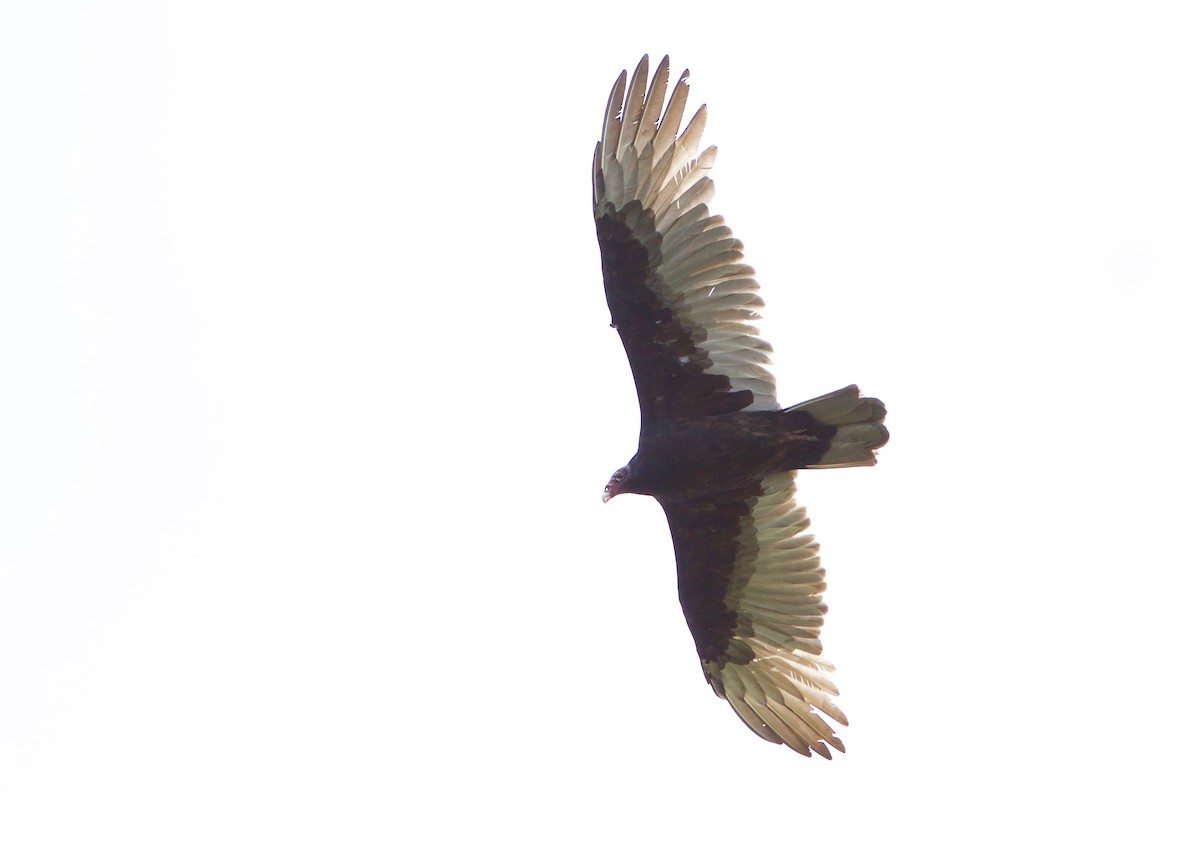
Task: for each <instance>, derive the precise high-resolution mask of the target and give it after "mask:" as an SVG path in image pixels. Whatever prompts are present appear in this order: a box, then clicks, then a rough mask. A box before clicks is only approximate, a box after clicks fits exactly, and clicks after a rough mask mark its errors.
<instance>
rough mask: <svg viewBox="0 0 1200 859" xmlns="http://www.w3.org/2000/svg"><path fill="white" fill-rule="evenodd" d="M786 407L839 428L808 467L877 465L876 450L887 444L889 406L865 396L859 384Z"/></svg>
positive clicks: (790, 410) (788, 410)
mask: <svg viewBox="0 0 1200 859" xmlns="http://www.w3.org/2000/svg"><path fill="white" fill-rule="evenodd" d="M784 411H786V412H808V413H809V414H810V415H812V416H813V417H814V418H816V419H817V420H818V421H820V422H821V423H823V424H827V425H829V426H833V427H836V428H837V431H836V432H835V433H834V435H833V439H832V440H831V441H830V443H829V451H828V452H827V453H825V454H824V455H823V456H822V457H821V459H820V460H819V461H818V462H816V463H814V464H813V465H809V466H807V467H808V468H848V467H850V466H852V465H874V464H875V451H876V450H878V449H879V448H881V447H883V446H884V445H885V444H887V440H888V431H887V427H885V426H884V425H883V418H884V416H885V415H886V414H887V409H885V408H884V407H883V403H881V402H880V401H879V400H877V399H875V398H874V397H864V396H861V395H860V394H859V392H858V386H857V385H850V386H849V387H847V388H842V389H841V390H840V391H834V392H833V393H832V394H825V395H824V396H822V397H815V398H814V399H811V400H806V401H805V402H803V403H797V404H796V405H794V406H792V407H791V408H788V409H784Z"/></svg>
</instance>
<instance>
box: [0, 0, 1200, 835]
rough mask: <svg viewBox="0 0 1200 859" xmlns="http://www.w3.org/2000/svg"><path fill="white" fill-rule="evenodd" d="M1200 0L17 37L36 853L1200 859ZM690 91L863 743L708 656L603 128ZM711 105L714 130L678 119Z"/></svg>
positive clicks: (10, 78)
mask: <svg viewBox="0 0 1200 859" xmlns="http://www.w3.org/2000/svg"><path fill="white" fill-rule="evenodd" d="M1198 40H1200V23H1198V20H1197V15H1196V13H1195V12H1194V10H1192V9H1191V8H1190V6H1189V4H1184V3H1153V2H1150V3H1064V2H1038V3H1025V2H1013V3H992V4H964V3H953V2H942V3H931V2H917V3H903V4H901V3H871V2H868V3H853V4H851V3H837V4H831V3H815V2H814V3H809V2H799V3H792V4H758V3H742V4H729V3H717V4H706V3H691V4H678V3H656V2H648V3H644V4H634V5H629V4H626V5H621V4H615V5H614V4H610V5H609V6H608V7H601V6H597V5H596V4H585V5H579V4H577V5H571V4H538V3H524V2H516V3H508V4H486V5H485V4H471V3H468V4H450V3H447V4H440V5H439V4H418V5H416V6H412V5H411V4H409V5H406V4H398V3H384V2H374V3H371V2H344V3H282V2H255V0H242V2H237V3H231V2H230V3H227V2H211V0H209V2H168V3H157V2H128V1H127V0H118V2H113V3H104V4H95V3H83V2H61V3H44V4H43V3H39V4H34V3H27V4H11V5H10V6H6V7H5V9H4V11H3V12H0V129H2V132H0V153H2V157H0V853H2V854H3V855H5V856H13V857H60V856H62V857H68V856H69V857H77V856H100V855H119V856H122V857H163V856H169V857H192V856H195V857H210V856H248V857H249V856H254V857H258V856H284V855H287V856H355V857H360V856H361V857H374V856H380V857H383V856H467V855H481V856H482V855H496V854H497V853H498V852H501V851H503V852H505V853H513V854H514V855H522V856H537V857H540V856H546V857H563V856H643V855H644V856H675V855H689V856H726V857H727V856H737V855H757V854H763V855H780V856H783V855H812V856H817V855H822V856H884V855H889V856H890V855H901V856H903V855H920V856H926V857H963V856H1014V855H1020V856H1084V855H1086V856H1132V855H1136V856H1184V855H1192V854H1193V853H1194V851H1195V850H1196V849H1197V839H1196V835H1195V831H1196V828H1195V820H1194V818H1195V814H1196V805H1197V788H1196V779H1195V772H1196V771H1197V767H1200V740H1198V739H1197V736H1198V733H1197V731H1196V728H1195V722H1196V718H1197V713H1198V711H1200V700H1198V697H1200V696H1197V693H1196V686H1195V673H1196V672H1195V661H1196V658H1197V656H1198V655H1200V646H1198V645H1197V637H1196V633H1195V628H1196V619H1195V615H1196V611H1195V608H1196V605H1197V602H1198V600H1200V585H1198V584H1197V582H1198V581H1200V562H1198V561H1197V554H1196V551H1195V538H1194V530H1195V527H1196V525H1195V523H1196V520H1197V513H1198V512H1200V511H1198V509H1197V508H1198V505H1197V502H1196V500H1195V499H1196V495H1195V493H1196V488H1197V482H1198V478H1200V473H1198V469H1197V466H1196V462H1195V454H1194V452H1193V449H1194V447H1195V443H1194V441H1193V438H1192V437H1193V434H1194V432H1195V428H1196V426H1197V424H1198V420H1197V419H1198V418H1200V409H1198V408H1197V404H1196V403H1197V394H1196V390H1195V389H1196V382H1195V380H1196V375H1197V371H1198V370H1200V355H1198V353H1200V350H1198V349H1197V346H1196V338H1197V334H1196V330H1195V329H1196V322H1195V320H1196V319H1197V316H1198V314H1197V306H1196V296H1197V294H1198V292H1200V52H1197V50H1196V45H1197V43H1198ZM646 52H649V54H650V56H651V59H652V62H657V60H658V59H659V58H660V57H661V56H662V55H663V54H664V53H669V54H670V55H671V57H672V72H673V74H672V80H674V78H675V77H676V75H677V74H678V73H679V72H681V71H682V70H683V69H684V68H690V69H691V81H692V94H691V99H692V101H691V106H692V107H693V108H694V107H698V106H699V105H700V104H701V103H707V104H708V106H709V111H710V116H709V123H708V130H707V132H706V135H705V139H706V141H708V142H711V143H715V144H717V145H718V146H719V147H720V152H721V154H720V158H719V159H718V162H717V166H716V169H715V172H714V174H713V177H714V179H715V181H716V184H717V196H716V200H715V202H714V205H713V208H714V210H715V211H717V212H720V213H721V214H723V215H725V217H726V219H727V221H728V223H729V224H730V226H731V227H732V228H733V230H734V231H735V233H736V234H737V235H738V236H739V237H740V238H741V239H742V240H743V241H744V242H745V244H746V254H747V261H748V262H750V263H751V264H752V265H754V267H755V268H756V269H757V271H758V274H759V279H760V281H761V283H762V285H763V292H762V294H763V297H764V298H765V300H766V302H767V306H766V309H765V311H764V319H763V322H762V329H763V333H764V335H765V336H766V337H767V338H768V339H769V340H770V341H771V342H772V343H773V345H774V347H775V372H776V375H777V377H778V381H779V389H780V397H779V398H780V400H781V401H784V400H786V401H788V402H796V401H799V400H802V399H806V398H808V397H811V396H814V395H817V394H820V393H824V392H826V391H829V390H833V389H835V388H838V387H841V386H843V385H845V384H849V383H851V382H854V383H857V384H858V385H860V386H861V387H862V388H863V390H864V392H866V393H867V394H869V395H873V396H878V397H880V398H882V399H883V400H884V401H885V402H886V403H887V405H888V409H889V417H888V424H889V426H890V428H891V431H892V441H891V443H890V444H889V445H888V447H886V448H885V449H884V450H883V451H882V453H881V456H880V465H879V466H878V467H877V468H874V469H855V470H841V471H831V472H829V471H827V472H820V473H802V474H801V475H800V480H799V487H800V488H799V498H800V499H801V501H802V502H803V503H805V504H807V505H808V508H809V512H810V514H811V516H812V520H813V527H814V531H815V533H816V534H817V536H818V537H819V539H820V541H821V545H822V547H823V551H822V556H823V559H824V562H825V566H826V568H827V570H828V582H829V590H828V593H827V602H828V603H829V606H830V612H829V615H828V620H827V626H826V633H825V635H824V638H825V642H826V654H827V656H828V657H829V658H830V659H831V660H832V661H833V662H834V663H835V664H836V665H837V667H838V673H837V675H836V677H837V681H838V683H839V686H840V687H841V691H842V695H841V697H840V698H839V699H838V700H839V704H840V705H841V706H842V708H843V709H844V710H845V711H846V713H847V714H848V716H849V718H850V726H849V727H848V728H846V729H844V730H842V731H841V732H840V735H841V736H842V737H843V738H844V740H845V742H846V745H847V748H848V752H847V754H845V755H838V756H836V757H835V758H834V760H833V761H824V760H820V759H813V760H808V759H804V758H801V757H799V756H797V755H795V754H794V753H792V752H790V751H788V750H786V749H785V748H782V747H777V746H772V745H770V744H768V743H765V742H763V741H761V740H759V739H758V738H756V737H755V736H753V735H752V734H751V733H750V732H749V731H748V730H746V728H745V727H743V726H742V725H741V724H740V723H739V721H738V720H737V718H736V716H735V715H734V713H733V712H732V711H731V710H730V709H729V707H728V706H727V705H726V704H725V703H724V702H721V701H719V700H718V699H717V698H716V697H715V696H714V695H713V694H712V692H711V690H710V689H709V688H708V686H707V685H706V684H705V682H704V680H703V677H702V675H701V671H700V667H699V664H698V661H697V659H696V655H695V650H694V647H693V645H692V642H691V639H690V636H689V635H688V632H687V629H686V626H685V625H684V621H683V618H682V615H681V613H680V611H679V608H678V602H677V599H676V595H675V581H674V566H673V556H672V550H671V543H670V538H669V535H668V533H667V529H666V524H665V521H664V520H663V517H662V513H661V511H660V510H659V508H658V506H657V505H656V504H655V503H654V502H653V501H652V500H649V499H645V498H635V497H622V498H620V499H618V500H616V501H615V502H614V503H612V504H608V505H601V503H600V491H601V489H602V487H603V485H604V482H605V480H606V479H607V477H608V475H609V474H610V473H611V472H612V471H613V469H615V468H616V467H617V466H619V465H622V464H623V463H624V462H625V461H626V460H627V459H628V457H629V456H630V455H631V454H632V453H633V451H634V447H635V444H636V435H637V420H638V416H637V407H636V406H637V404H636V399H635V396H634V392H633V386H632V383H631V380H630V377H629V370H628V365H627V364H626V361H625V356H624V353H623V351H622V350H621V346H620V343H619V340H618V338H617V337H616V335H615V334H614V333H613V332H612V331H611V329H610V328H609V327H608V324H607V323H608V314H607V309H606V308H605V305H604V297H603V288H602V285H601V280H600V266H599V255H598V251H597V248H596V244H595V234H594V228H593V224H592V218H591V207H590V199H591V197H590V195H591V188H590V182H591V177H590V170H591V160H592V149H593V146H594V144H595V140H596V137H597V135H598V133H599V131H600V127H601V120H602V117H603V112H604V107H605V101H606V98H607V96H608V92H609V89H610V87H611V85H612V82H613V80H614V79H615V78H616V76H617V74H618V73H619V72H620V71H621V70H622V69H623V68H631V67H632V66H633V65H634V64H635V63H636V62H637V61H638V60H639V59H640V57H641V56H642V54H643V53H646ZM690 112H691V111H690V110H689V114H690Z"/></svg>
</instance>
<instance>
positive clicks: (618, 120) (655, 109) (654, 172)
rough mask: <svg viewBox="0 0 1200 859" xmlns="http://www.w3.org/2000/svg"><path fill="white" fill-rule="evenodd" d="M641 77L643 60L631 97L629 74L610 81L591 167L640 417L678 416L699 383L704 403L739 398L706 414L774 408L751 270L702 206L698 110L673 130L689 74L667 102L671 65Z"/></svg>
mask: <svg viewBox="0 0 1200 859" xmlns="http://www.w3.org/2000/svg"><path fill="white" fill-rule="evenodd" d="M648 72H649V57H648V56H646V57H643V58H642V61H641V62H640V63H639V64H638V66H637V68H636V69H635V70H634V72H633V75H632V77H631V78H629V86H628V91H626V86H625V85H626V79H627V76H626V73H625V72H622V73H621V75H620V77H619V78H618V79H617V82H616V84H615V85H614V86H613V90H612V94H611V95H610V97H609V102H608V107H607V110H606V112H605V122H604V128H603V130H602V133H601V139H600V141H599V143H597V145H596V153H595V159H594V162H593V203H594V207H595V217H596V225H597V237H598V238H599V241H600V248H601V258H602V261H603V264H604V285H605V293H606V295H607V297H608V304H609V309H610V310H611V311H612V316H613V324H614V326H616V328H617V330H618V332H620V334H621V338H622V342H623V343H624V345H625V349H626V352H627V353H628V355H629V361H630V365H631V367H632V369H633V372H634V379H635V383H636V384H637V385H638V395H639V398H640V399H641V401H642V409H643V413H646V412H649V413H651V414H653V413H655V412H656V411H667V412H669V411H678V407H679V405H680V403H679V401H680V398H681V397H682V398H683V400H685V401H686V400H687V399H688V396H687V394H689V393H690V394H692V395H694V394H695V390H692V389H690V388H688V387H687V386H688V384H692V385H693V386H695V384H696V382H697V381H698V380H696V376H697V375H700V374H702V375H704V376H707V377H710V378H709V381H708V383H707V384H701V385H699V386H698V388H700V389H703V390H705V391H706V392H707V393H708V394H711V393H718V392H720V391H726V392H730V393H733V394H735V395H736V396H735V397H733V398H732V399H727V400H726V401H725V402H721V403H718V404H714V403H713V402H711V401H706V402H705V403H704V405H703V406H702V407H701V408H702V410H704V411H706V412H707V413H710V414H711V413H713V411H712V409H714V408H715V409H716V410H717V411H735V410H737V409H741V408H745V409H750V410H760V409H776V408H778V407H779V404H778V402H777V401H776V399H775V380H774V377H773V376H772V375H771V373H770V372H769V371H768V370H767V369H766V365H767V364H768V363H769V360H770V359H769V357H768V356H769V353H770V351H771V347H770V345H769V344H768V343H767V342H766V341H765V340H763V339H762V338H761V337H759V336H758V334H759V332H758V329H757V328H756V327H755V325H754V324H753V323H754V320H756V319H757V318H758V308H760V307H761V306H762V299H761V298H759V296H758V294H757V292H758V282H757V281H756V280H755V279H754V269H752V268H751V267H750V266H749V265H746V264H745V263H744V262H743V261H742V258H743V254H742V249H743V246H742V243H741V242H740V241H739V240H738V239H736V238H734V237H733V233H732V232H731V231H730V229H729V228H728V227H727V226H725V223H724V220H723V219H722V218H721V217H719V216H716V215H712V214H710V212H709V209H708V201H709V200H710V199H711V197H712V194H713V183H712V180H711V179H710V178H709V177H708V175H707V174H708V172H709V171H710V170H711V169H712V166H713V164H714V163H715V160H716V155H717V150H716V147H714V146H710V147H708V148H706V149H704V150H703V151H700V137H701V134H702V132H703V130H704V123H705V117H706V109H705V107H704V106H701V107H700V108H699V109H698V110H697V111H696V114H695V115H694V116H693V118H692V120H691V121H690V122H689V123H688V125H687V127H686V128H685V129H684V130H683V131H682V132H680V131H679V126H680V123H681V120H682V118H683V114H684V108H685V105H686V102H687V91H688V73H687V72H686V71H685V72H684V73H683V75H682V76H681V77H680V80H679V81H678V82H677V83H676V85H675V88H674V90H673V91H672V93H671V96H670V98H669V99H667V98H666V91H667V78H668V60H667V59H666V58H664V59H663V61H662V63H661V64H660V65H659V67H658V70H657V71H656V72H655V73H654V76H653V78H649V75H648ZM648 78H649V80H648ZM714 383H715V385H714ZM726 386H727V387H726ZM684 408H685V410H687V409H689V408H690V407H689V406H688V404H687V403H686V402H685V403H684Z"/></svg>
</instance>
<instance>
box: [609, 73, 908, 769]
mask: <svg viewBox="0 0 1200 859" xmlns="http://www.w3.org/2000/svg"><path fill="white" fill-rule="evenodd" d="M667 67H668V63H667V60H666V59H663V61H662V63H661V64H660V65H659V67H658V70H657V71H656V72H655V73H654V76H653V78H650V77H649V57H643V58H642V61H641V62H640V63H639V64H638V66H637V68H636V69H635V70H634V72H633V76H632V78H629V80H628V92H627V91H626V80H627V78H626V73H625V72H622V73H621V75H620V77H619V78H617V82H616V84H615V85H614V86H613V90H612V94H611V95H610V96H609V99H608V109H607V111H606V112H605V116H604V128H603V131H602V133H601V137H600V142H599V143H598V144H597V145H596V155H595V160H594V162H593V169H592V180H593V192H592V201H593V204H594V206H595V215H596V235H597V237H598V238H599V241H600V257H601V261H602V264H603V269H604V291H605V294H606V295H607V297H608V307H609V310H610V311H611V312H612V325H613V327H614V328H616V329H617V333H618V334H620V335H621V342H622V343H623V344H625V352H626V354H627V355H628V356H629V366H630V368H631V369H632V370H633V381H634V385H635V386H636V388H637V395H638V402H639V404H640V406H641V434H640V436H639V438H638V450H637V453H636V454H635V455H634V457H633V459H631V460H630V461H629V464H628V465H626V466H624V467H622V468H619V469H617V471H616V473H614V474H613V476H612V478H611V479H610V480H609V482H608V485H607V486H605V487H604V495H603V499H604V500H605V501H608V500H609V499H610V498H613V497H614V496H617V495H621V494H623V493H627V492H633V493H637V494H640V495H650V496H653V497H654V498H656V499H657V500H658V502H659V504H661V505H662V508H663V510H664V511H665V512H666V514H667V525H668V526H669V527H670V529H671V539H672V541H673V542H674V544H675V559H676V565H677V572H678V578H679V601H680V603H682V605H683V613H684V616H685V617H686V618H687V624H688V627H689V628H690V629H691V632H692V636H693V637H694V638H695V640H696V650H697V651H698V652H699V655H700V664H701V666H702V667H703V669H704V675H705V677H706V678H707V679H708V682H709V683H710V684H711V685H712V687H713V689H714V690H715V691H716V693H717V695H719V696H720V697H722V698H724V699H725V700H727V701H728V702H729V703H730V704H731V705H732V706H733V709H734V711H735V712H736V713H737V714H738V716H740V717H741V719H742V721H743V722H745V723H746V724H747V725H748V726H749V727H750V729H751V730H752V731H754V732H755V733H756V734H758V735H759V736H760V737H762V738H763V739H766V740H770V741H771V742H773V743H784V744H786V745H787V746H789V747H790V748H792V749H795V750H796V751H797V752H800V753H801V754H804V755H809V754H811V753H812V752H813V751H816V752H817V753H818V754H820V755H823V756H825V757H829V756H830V752H829V747H830V746H832V747H833V748H835V749H838V750H840V751H845V747H844V746H843V744H842V741H841V740H839V739H838V738H837V737H836V736H835V735H834V732H833V729H832V728H831V727H830V726H829V723H828V722H827V721H826V717H828V718H829V719H832V720H833V721H836V722H840V723H841V724H843V725H845V724H846V717H845V716H844V715H843V714H842V711H841V710H840V709H838V707H837V705H836V704H834V702H833V699H832V696H834V695H836V694H837V689H836V687H835V686H834V685H833V682H832V681H831V679H830V672H831V671H832V670H833V666H832V665H830V664H829V663H828V662H826V661H825V660H824V659H822V658H821V655H820V654H821V640H820V638H819V633H820V629H821V624H822V623H823V619H824V615H825V604H824V603H823V602H822V601H821V593H822V592H823V591H824V590H825V581H824V580H825V571H824V569H822V567H821V561H820V559H819V558H818V556H817V544H816V543H815V542H814V539H813V536H812V535H811V534H809V533H808V525H809V521H808V516H807V515H806V514H805V511H804V508H802V507H797V506H796V502H795V500H794V497H793V495H794V489H795V485H794V475H793V472H794V471H795V470H796V469H801V468H843V467H847V466H854V465H874V464H875V450H876V449H877V448H879V447H882V446H883V444H884V443H885V442H886V441H887V438H888V433H887V430H886V429H885V428H884V426H883V417H884V408H883V403H881V402H880V401H879V400H876V399H870V398H867V397H862V396H860V395H859V392H858V388H857V387H854V386H853V385H851V386H850V387H848V388H843V389H842V390H840V391H834V392H833V393H831V394H826V395H825V396H823V397H817V398H815V399H812V400H808V401H806V402H803V403H800V404H798V405H795V406H791V407H789V408H782V409H781V408H780V407H779V403H778V402H777V401H776V399H775V380H774V377H772V375H771V374H770V372H768V371H767V369H766V364H767V363H768V358H767V355H768V353H769V352H770V351H771V347H770V345H769V344H767V343H766V342H765V341H764V340H762V339H761V338H760V337H759V336H758V329H757V328H756V327H755V325H754V321H755V320H756V319H757V318H758V309H759V308H760V307H761V306H762V300H761V299H760V298H759V297H758V294H757V293H758V283H757V281H755V279H754V269H752V268H751V267H750V266H748V265H746V263H745V262H743V259H742V243H741V242H740V241H738V240H737V239H735V238H734V237H733V233H732V232H730V230H729V228H728V227H727V226H725V223H724V220H723V219H722V218H721V217H719V216H717V215H714V214H712V213H711V212H710V211H709V209H708V201H709V200H710V199H711V198H712V196H713V183H712V180H711V179H710V178H709V177H708V173H709V171H710V170H711V169H712V167H713V163H714V161H715V160H716V155H717V150H716V148H715V147H712V146H710V147H708V148H707V149H704V150H701V149H700V135H701V132H702V131H703V129H704V121H705V115H706V114H705V108H704V107H703V106H701V107H700V109H699V110H698V111H697V112H696V114H695V116H694V117H693V118H692V120H691V122H689V123H688V125H687V127H686V128H685V129H684V130H683V132H682V133H680V132H679V127H680V122H681V120H682V118H683V113H684V103H685V102H686V100H687V89H688V80H687V77H688V73H687V72H686V71H685V72H684V73H683V76H682V77H681V78H680V80H679V82H678V83H677V84H676V85H675V88H674V90H673V91H672V92H671V96H670V98H669V99H668V98H667V97H666V96H667Z"/></svg>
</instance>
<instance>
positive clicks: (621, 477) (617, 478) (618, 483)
mask: <svg viewBox="0 0 1200 859" xmlns="http://www.w3.org/2000/svg"><path fill="white" fill-rule="evenodd" d="M632 468H633V463H632V462H630V463H629V465H623V466H621V467H620V468H618V469H617V470H616V471H614V472H613V476H612V477H610V478H608V483H606V484H604V494H603V495H601V496H600V500H601V501H603V502H604V503H605V504H607V503H608V499H610V498H612V497H613V496H614V495H620V494H621V493H622V492H629V491H630V489H631V487H630V485H629V482H630V481H629V477H630V475H631V474H632V473H633V472H632V470H631V469H632Z"/></svg>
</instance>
